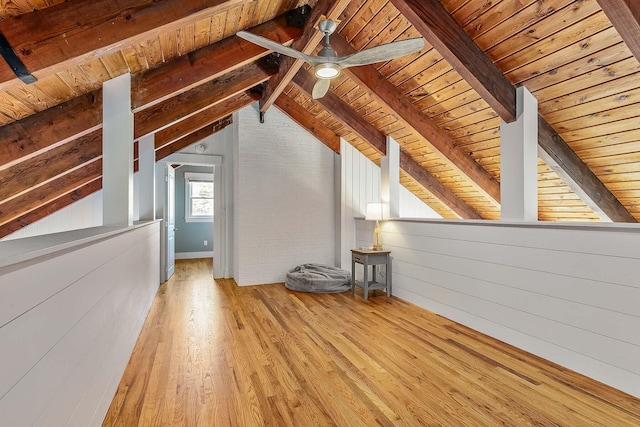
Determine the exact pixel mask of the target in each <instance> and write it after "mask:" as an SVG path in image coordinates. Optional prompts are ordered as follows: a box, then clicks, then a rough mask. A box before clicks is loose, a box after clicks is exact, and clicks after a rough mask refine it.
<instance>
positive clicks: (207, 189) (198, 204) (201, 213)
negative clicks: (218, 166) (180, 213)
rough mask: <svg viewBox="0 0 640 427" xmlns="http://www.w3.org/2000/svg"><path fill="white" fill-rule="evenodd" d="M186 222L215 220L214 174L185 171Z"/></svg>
mask: <svg viewBox="0 0 640 427" xmlns="http://www.w3.org/2000/svg"><path fill="white" fill-rule="evenodd" d="M184 183H185V189H184V194H185V203H184V211H185V218H184V220H185V221H186V222H208V221H213V174H211V173H193V172H185V173H184Z"/></svg>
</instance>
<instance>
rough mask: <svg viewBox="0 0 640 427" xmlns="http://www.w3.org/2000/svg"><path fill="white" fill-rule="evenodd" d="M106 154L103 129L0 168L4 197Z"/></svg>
mask: <svg viewBox="0 0 640 427" xmlns="http://www.w3.org/2000/svg"><path fill="white" fill-rule="evenodd" d="M101 155H102V130H101V129H100V130H97V131H94V132H92V133H90V134H88V135H85V136H82V137H80V138H77V139H75V140H73V141H70V142H68V143H66V144H63V145H61V146H59V147H56V148H54V149H52V150H48V151H45V152H44V153H41V154H39V155H37V156H34V157H32V158H30V159H28V160H25V161H23V162H20V163H18V164H16V165H13V166H11V167H8V168H6V169H4V170H2V171H0V182H2V185H0V201H4V200H7V199H10V198H13V197H16V196H19V195H20V194H22V193H24V192H26V191H29V190H30V189H31V188H33V187H35V186H37V185H40V184H43V183H45V182H47V181H49V180H51V179H55V178H56V177H57V176H60V175H62V174H65V173H68V172H69V171H70V170H73V169H75V168H77V167H81V166H82V165H84V164H85V163H88V162H90V161H92V160H94V159H95V158H96V157H98V156H101Z"/></svg>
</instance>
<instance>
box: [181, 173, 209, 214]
mask: <svg viewBox="0 0 640 427" xmlns="http://www.w3.org/2000/svg"><path fill="white" fill-rule="evenodd" d="M190 181H210V182H213V174H212V173H197V172H185V173H184V221H185V222H212V221H213V215H212V216H192V215H191V188H190V186H189V182H190ZM214 188H215V187H214ZM214 191H215V190H214ZM215 199H216V195H215V192H214V194H213V200H214V204H215Z"/></svg>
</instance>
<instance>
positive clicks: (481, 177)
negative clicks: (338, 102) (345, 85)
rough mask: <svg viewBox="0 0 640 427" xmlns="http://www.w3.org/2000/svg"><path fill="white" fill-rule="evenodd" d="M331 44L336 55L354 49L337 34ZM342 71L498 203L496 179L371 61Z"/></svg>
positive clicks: (498, 187)
mask: <svg viewBox="0 0 640 427" xmlns="http://www.w3.org/2000/svg"><path fill="white" fill-rule="evenodd" d="M331 43H332V45H333V48H334V49H336V51H337V52H338V54H339V55H349V54H351V53H354V52H355V51H356V50H355V49H354V48H353V47H352V46H351V45H350V44H349V43H348V42H347V41H346V40H345V39H344V38H343V37H342V36H340V35H339V34H334V35H333V36H332V38H331ZM344 72H345V73H346V74H347V75H348V76H349V78H351V79H352V80H353V81H354V82H356V83H357V84H358V86H360V87H361V88H362V89H366V90H368V93H369V95H371V97H373V98H374V99H375V100H376V102H378V103H379V104H380V105H382V106H385V107H386V108H387V109H388V110H390V111H392V112H393V113H394V114H397V115H398V116H399V117H400V118H401V119H402V120H404V121H405V122H406V123H407V124H408V125H409V126H410V127H411V128H413V130H414V131H415V132H416V133H417V134H418V135H422V137H424V139H425V141H426V142H427V145H428V147H429V149H431V150H432V151H434V152H435V153H436V154H437V155H438V156H440V157H441V158H442V159H443V160H445V161H447V164H448V165H449V166H450V167H451V168H453V169H454V170H456V171H457V172H458V173H459V174H461V175H463V176H466V177H468V178H469V180H470V181H471V182H472V183H474V186H475V187H476V189H478V190H479V191H480V192H482V193H483V194H484V195H485V196H486V197H487V198H489V199H490V200H492V202H493V203H494V204H496V205H498V206H499V205H500V183H499V182H498V181H497V180H496V179H495V178H494V177H493V176H492V175H491V174H490V173H489V172H487V171H486V170H485V169H484V168H483V167H482V166H481V165H480V164H478V163H477V162H476V161H475V160H474V159H473V158H472V157H471V156H470V155H469V154H468V153H467V152H466V151H464V150H463V149H462V148H460V147H457V146H456V145H455V143H454V141H453V140H452V139H451V138H450V137H449V135H447V133H446V132H445V131H444V130H442V129H441V128H440V127H438V125H437V124H435V123H434V122H433V121H432V120H431V119H430V118H429V117H427V116H425V115H424V114H422V112H421V111H420V110H418V108H417V107H416V106H415V105H414V104H413V103H412V102H411V101H409V100H408V99H407V98H406V97H404V96H403V95H402V94H401V93H400V92H399V91H398V89H397V88H396V87H395V86H394V85H393V84H392V83H390V82H389V81H388V80H387V79H386V78H385V77H384V76H383V75H382V74H380V72H379V71H378V70H377V69H376V68H375V67H374V66H373V65H365V66H360V67H352V68H347V69H346V70H344Z"/></svg>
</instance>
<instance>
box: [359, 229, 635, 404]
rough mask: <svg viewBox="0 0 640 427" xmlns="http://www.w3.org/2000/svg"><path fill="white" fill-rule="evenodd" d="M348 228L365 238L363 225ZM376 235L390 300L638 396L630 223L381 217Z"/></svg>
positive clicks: (368, 230) (632, 236)
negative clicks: (388, 259)
mask: <svg viewBox="0 0 640 427" xmlns="http://www.w3.org/2000/svg"><path fill="white" fill-rule="evenodd" d="M357 227H358V228H357V231H356V239H357V241H358V242H361V241H362V242H364V241H368V240H369V241H370V237H369V236H370V233H371V224H369V223H368V222H367V221H364V220H359V221H357ZM382 231H383V237H384V244H385V248H387V249H390V250H391V251H392V253H391V255H392V257H393V267H394V268H393V276H394V277H393V283H394V286H393V287H394V295H395V296H398V297H400V298H403V299H406V300H408V301H410V302H413V303H415V304H417V305H420V306H422V307H424V308H427V309H429V310H432V311H434V312H436V313H438V314H440V315H442V316H445V317H448V318H450V319H452V320H455V321H457V322H460V323H462V324H465V325H467V326H469V327H471V328H473V329H476V330H478V331H481V332H484V333H487V334H489V335H491V336H494V337H496V338H498V339H501V340H503V341H505V342H507V343H510V344H512V345H515V346H517V347H520V348H523V349H525V350H527V351H530V352H532V353H534V354H537V355H539V356H541V357H544V358H546V359H548V360H551V361H554V362H556V363H559V364H561V365H563V366H566V367H568V368H570V369H573V370H575V371H578V372H581V373H583V374H585V375H587V376H590V377H592V378H595V379H596V380H599V381H602V382H604V383H606V384H609V385H611V386H613V387H616V388H618V389H621V390H623V391H625V392H627V393H630V394H633V395H635V396H640V364H639V363H638V361H639V360H640V334H639V333H638V331H640V283H639V282H638V280H637V276H638V272H640V253H639V252H638V251H637V248H638V247H640V227H636V226H633V225H625V226H620V225H619V226H612V227H602V226H589V225H575V226H571V225H563V224H549V225H539V224H536V225H526V224H524V225H515V224H504V223H489V222H484V223H479V222H475V223H473V222H457V223H452V222H445V221H442V222H439V221H431V222H419V221H391V222H386V223H384V225H383V226H382ZM633 248H635V249H633Z"/></svg>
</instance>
